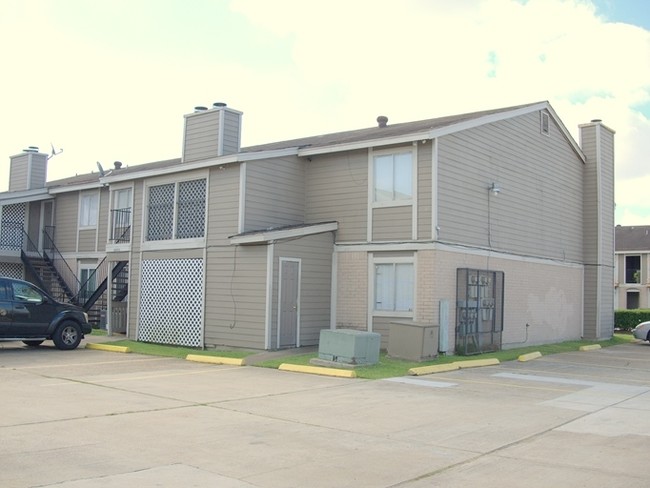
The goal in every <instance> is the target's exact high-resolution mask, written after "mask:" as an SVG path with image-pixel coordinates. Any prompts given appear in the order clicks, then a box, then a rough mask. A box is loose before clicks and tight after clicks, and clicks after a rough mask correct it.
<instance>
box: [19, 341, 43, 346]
mask: <svg viewBox="0 0 650 488" xmlns="http://www.w3.org/2000/svg"><path fill="white" fill-rule="evenodd" d="M23 342H24V343H25V344H27V345H28V346H29V347H38V346H40V345H41V344H43V341H40V340H39V341H23Z"/></svg>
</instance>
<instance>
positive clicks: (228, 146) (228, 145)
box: [223, 110, 241, 154]
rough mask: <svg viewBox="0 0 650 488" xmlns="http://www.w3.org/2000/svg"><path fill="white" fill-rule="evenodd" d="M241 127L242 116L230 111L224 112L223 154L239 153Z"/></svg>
mask: <svg viewBox="0 0 650 488" xmlns="http://www.w3.org/2000/svg"><path fill="white" fill-rule="evenodd" d="M240 126H241V115H240V114H238V113H235V112H230V111H228V110H226V111H224V121H223V154H234V153H237V152H239V134H240V130H241V127H240Z"/></svg>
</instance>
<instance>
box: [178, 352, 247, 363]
mask: <svg viewBox="0 0 650 488" xmlns="http://www.w3.org/2000/svg"><path fill="white" fill-rule="evenodd" d="M185 359H186V360H187V361H195V362H197V363H210V364H230V365H232V366H245V365H246V358H226V357H223V356H203V355H201V354H188V355H187V356H185Z"/></svg>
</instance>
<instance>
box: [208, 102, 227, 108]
mask: <svg viewBox="0 0 650 488" xmlns="http://www.w3.org/2000/svg"><path fill="white" fill-rule="evenodd" d="M227 106H228V105H226V104H225V103H223V102H214V103H213V104H212V107H213V108H222V107H227Z"/></svg>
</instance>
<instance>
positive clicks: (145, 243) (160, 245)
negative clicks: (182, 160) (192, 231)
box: [140, 171, 210, 251]
mask: <svg viewBox="0 0 650 488" xmlns="http://www.w3.org/2000/svg"><path fill="white" fill-rule="evenodd" d="M202 179H204V180H205V221H204V226H203V237H195V238H188V239H176V238H175V237H174V236H175V235H176V229H177V221H176V219H177V218H178V210H177V208H176V207H177V204H178V186H179V183H182V182H186V181H194V180H202ZM172 183H173V184H175V187H174V215H173V219H174V221H173V227H172V229H173V230H172V238H171V239H161V240H155V241H149V240H147V234H148V232H149V211H148V208H149V189H150V188H151V187H153V186H161V185H168V184H172ZM209 197H210V178H209V173H208V172H207V171H197V172H195V173H188V174H186V175H184V177H183V178H179V177H178V176H176V177H164V178H156V179H152V180H150V181H147V182H146V183H145V187H144V191H143V192H142V212H141V214H142V215H141V219H142V227H141V228H142V235H141V236H140V239H141V246H142V250H143V251H150V250H161V249H188V248H197V247H203V246H204V245H205V242H206V239H207V235H208V209H209V205H208V203H209V202H208V200H209Z"/></svg>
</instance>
